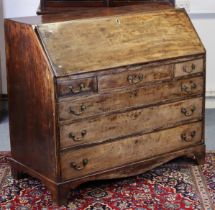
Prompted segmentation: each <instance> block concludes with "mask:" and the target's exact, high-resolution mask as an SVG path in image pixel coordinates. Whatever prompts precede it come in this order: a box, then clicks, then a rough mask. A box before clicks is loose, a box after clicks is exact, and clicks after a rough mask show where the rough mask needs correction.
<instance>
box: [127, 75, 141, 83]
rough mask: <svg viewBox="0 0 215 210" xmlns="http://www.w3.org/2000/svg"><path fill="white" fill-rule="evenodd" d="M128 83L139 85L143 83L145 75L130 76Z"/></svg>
mask: <svg viewBox="0 0 215 210" xmlns="http://www.w3.org/2000/svg"><path fill="white" fill-rule="evenodd" d="M127 79H128V82H129V84H131V85H132V84H137V83H139V82H141V81H143V74H133V75H128V78H127Z"/></svg>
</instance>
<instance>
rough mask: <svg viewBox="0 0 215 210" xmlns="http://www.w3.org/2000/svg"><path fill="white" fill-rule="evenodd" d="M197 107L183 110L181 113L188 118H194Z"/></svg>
mask: <svg viewBox="0 0 215 210" xmlns="http://www.w3.org/2000/svg"><path fill="white" fill-rule="evenodd" d="M195 110H196V107H195V106H194V105H193V106H192V107H191V108H184V107H182V108H181V113H182V114H184V115H185V116H186V117H189V116H192V115H193V113H194V111H195Z"/></svg>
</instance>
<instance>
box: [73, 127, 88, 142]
mask: <svg viewBox="0 0 215 210" xmlns="http://www.w3.org/2000/svg"><path fill="white" fill-rule="evenodd" d="M86 134H87V131H86V130H83V131H81V135H80V136H76V135H75V134H74V133H72V132H71V133H69V138H70V139H72V140H73V141H82V140H83V139H84V137H85V136H86Z"/></svg>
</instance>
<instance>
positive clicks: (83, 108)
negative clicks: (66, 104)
mask: <svg viewBox="0 0 215 210" xmlns="http://www.w3.org/2000/svg"><path fill="white" fill-rule="evenodd" d="M86 109H87V106H86V105H84V104H82V105H81V106H80V111H75V110H73V109H72V107H70V108H69V112H70V113H71V114H74V115H77V116H79V115H81V114H83V112H84V111H85V110H86Z"/></svg>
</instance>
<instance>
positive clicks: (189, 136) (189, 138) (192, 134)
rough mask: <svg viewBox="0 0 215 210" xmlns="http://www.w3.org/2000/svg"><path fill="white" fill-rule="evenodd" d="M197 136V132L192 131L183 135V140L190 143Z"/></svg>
mask: <svg viewBox="0 0 215 210" xmlns="http://www.w3.org/2000/svg"><path fill="white" fill-rule="evenodd" d="M195 136H196V131H191V132H190V133H182V134H181V139H182V140H183V141H186V142H190V141H192V140H193V138H194V137H195Z"/></svg>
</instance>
